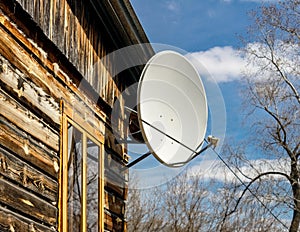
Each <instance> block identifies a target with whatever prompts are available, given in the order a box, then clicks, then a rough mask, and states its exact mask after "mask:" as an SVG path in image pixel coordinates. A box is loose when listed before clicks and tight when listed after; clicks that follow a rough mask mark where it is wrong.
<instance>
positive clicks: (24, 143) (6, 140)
mask: <svg viewBox="0 0 300 232" xmlns="http://www.w3.org/2000/svg"><path fill="white" fill-rule="evenodd" d="M0 144H1V145H2V146H4V147H6V148H7V149H9V150H10V151H12V152H13V153H15V154H17V155H18V156H19V157H22V159H24V160H26V161H27V162H28V163H30V164H31V165H33V166H34V167H36V168H38V169H39V170H42V171H43V172H45V173H47V174H48V175H49V176H51V177H53V178H55V179H57V178H58V169H57V165H59V158H58V157H57V154H56V153H55V152H54V153H53V152H52V151H49V150H47V148H46V147H43V146H42V145H41V144H39V143H37V142H36V141H34V140H33V139H32V138H30V137H28V136H27V135H26V133H24V132H23V131H20V130H19V129H18V128H16V127H15V126H14V125H12V124H10V123H9V122H7V121H6V120H5V119H4V118H2V117H1V116H0Z"/></svg>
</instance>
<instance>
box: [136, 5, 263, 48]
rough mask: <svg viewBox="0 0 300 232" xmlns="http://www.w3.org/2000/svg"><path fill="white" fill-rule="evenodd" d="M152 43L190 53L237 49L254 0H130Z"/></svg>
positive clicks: (253, 6)
mask: <svg viewBox="0 0 300 232" xmlns="http://www.w3.org/2000/svg"><path fill="white" fill-rule="evenodd" d="M131 3H132V5H133V7H134V9H135V11H136V14H137V15H138V18H139V19H140V22H141V23H142V25H143V27H144V30H145V32H146V34H147V35H148V37H149V39H150V41H151V42H152V43H166V44H169V45H174V46H176V47H179V48H181V49H184V50H186V51H189V52H195V51H204V50H208V49H209V48H213V47H216V46H221V47H223V46H234V47H236V46H238V44H239V40H238V38H237V35H240V34H243V33H244V32H245V28H246V26H247V25H248V24H249V17H248V16H247V14H248V12H249V10H251V9H253V8H255V7H257V6H258V2H255V1H242V0H231V1H230V0H205V1H201V0H143V1H142V0H131Z"/></svg>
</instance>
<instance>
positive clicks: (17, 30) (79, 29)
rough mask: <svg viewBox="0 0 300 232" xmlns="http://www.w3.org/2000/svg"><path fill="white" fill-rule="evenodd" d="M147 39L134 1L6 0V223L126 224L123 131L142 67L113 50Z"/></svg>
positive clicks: (1, 41)
mask: <svg viewBox="0 0 300 232" xmlns="http://www.w3.org/2000/svg"><path fill="white" fill-rule="evenodd" d="M140 43H148V40H147V37H146V35H145V33H144V31H143V28H142V27H141V25H140V23H139V21H138V19H137V17H136V15H135V13H134V11H133V9H132V7H131V5H130V3H129V0H0V177H1V178H0V231H11V232H14V231H126V218H125V217H124V213H125V212H124V211H125V202H126V194H127V180H128V172H127V171H123V167H124V166H125V165H126V163H127V162H128V156H127V154H126V152H127V150H126V144H122V143H118V142H117V141H118V140H117V139H116V136H120V137H122V138H123V137H126V136H127V131H128V128H127V127H126V126H124V117H125V114H124V104H125V103H126V102H125V100H123V99H122V97H121V93H122V92H123V91H124V90H125V89H126V88H127V87H128V86H130V85H131V84H132V83H134V82H136V81H137V80H138V79H139V75H140V72H141V66H136V67H133V68H130V69H128V70H124V71H122V72H120V73H117V74H116V75H113V74H112V70H114V67H115V66H116V65H117V64H116V63H114V60H112V58H111V57H110V56H107V55H108V54H110V53H112V52H114V51H116V50H118V49H120V48H123V47H126V46H130V45H134V44H140ZM152 53H153V51H152V50H151V47H150V46H149V47H148V48H147V47H146V48H144V49H143V50H142V52H140V53H139V54H137V56H138V57H139V59H140V60H141V62H140V63H141V64H144V63H145V62H146V61H147V60H148V59H149V57H150V56H151V55H152ZM116 99H118V107H119V118H118V119H117V120H115V121H116V122H115V123H116V125H117V128H118V130H117V131H116V132H114V131H113V126H112V119H111V112H112V109H113V107H114V105H115V102H116Z"/></svg>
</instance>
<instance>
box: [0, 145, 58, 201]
mask: <svg viewBox="0 0 300 232" xmlns="http://www.w3.org/2000/svg"><path fill="white" fill-rule="evenodd" d="M0 175H2V176H4V177H6V178H7V179H10V180H12V181H14V182H17V183H18V184H20V185H22V186H23V187H24V188H26V189H28V190H31V191H32V192H34V193H36V194H37V195H39V196H42V197H43V198H46V199H47V201H48V202H49V203H51V204H53V205H56V204H57V191H58V184H57V182H56V181H54V180H53V179H51V178H49V177H48V176H47V175H45V174H44V173H42V172H40V171H38V170H36V169H35V168H33V167H32V166H30V165H29V164H27V163H26V162H24V161H22V160H21V159H19V158H17V157H16V156H15V155H13V154H11V153H10V152H9V151H6V150H4V149H3V148H1V147H0Z"/></svg>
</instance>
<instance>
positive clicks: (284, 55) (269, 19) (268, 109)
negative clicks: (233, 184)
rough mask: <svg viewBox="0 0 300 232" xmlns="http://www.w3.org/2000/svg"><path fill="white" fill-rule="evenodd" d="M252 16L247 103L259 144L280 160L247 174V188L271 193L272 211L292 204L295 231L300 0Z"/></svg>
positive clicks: (298, 214) (299, 207) (299, 185)
mask: <svg viewBox="0 0 300 232" xmlns="http://www.w3.org/2000/svg"><path fill="white" fill-rule="evenodd" d="M253 17H254V19H255V22H254V25H253V26H252V27H251V29H250V30H249V38H250V41H255V42H249V43H247V47H246V49H245V57H246V58H247V60H248V70H247V72H245V77H246V79H247V89H248V95H246V104H247V106H248V107H249V109H250V111H249V112H250V116H249V120H252V121H253V122H254V125H253V128H254V130H255V138H254V140H253V141H255V143H256V144H259V146H260V148H261V150H260V153H261V154H265V155H268V156H269V158H271V159H274V160H277V161H278V163H277V164H276V165H273V166H272V169H271V170H270V171H264V170H256V171H257V175H256V176H248V178H249V180H248V182H247V186H246V189H245V190H248V189H250V188H251V189H254V190H255V193H256V194H258V196H259V193H260V194H261V195H263V193H265V194H267V195H264V197H263V198H262V201H265V200H266V198H267V197H269V198H272V202H273V205H270V204H269V205H268V207H271V208H273V209H274V210H273V212H278V207H277V208H276V207H275V206H276V202H277V203H280V205H281V206H280V207H283V206H282V204H281V203H284V204H285V205H286V207H291V210H292V220H291V223H290V225H286V226H288V227H289V231H292V232H296V231H298V229H299V223H300V172H299V155H300V95H299V87H300V68H299V67H300V66H299V63H300V1H298V0H286V1H282V2H279V3H276V4H271V5H267V6H262V7H261V8H260V9H259V10H257V11H255V12H253ZM272 176H276V177H278V178H277V179H276V180H278V179H280V180H282V179H284V181H283V182H282V181H280V182H276V184H278V186H277V187H278V188H277V189H275V188H274V186H273V187H272V188H270V186H272V185H274V182H273V181H271V178H272ZM273 180H274V179H273ZM270 189H272V191H273V192H274V194H271V193H272V191H270ZM278 189H281V191H278ZM254 190H253V191H254ZM245 192H246V191H244V192H243V193H242V195H241V197H240V199H242V197H243V196H244V194H245ZM275 192H276V193H275ZM238 203H239V202H238ZM273 216H275V217H276V215H273ZM277 219H278V220H280V218H277ZM282 224H286V222H285V223H282Z"/></svg>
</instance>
